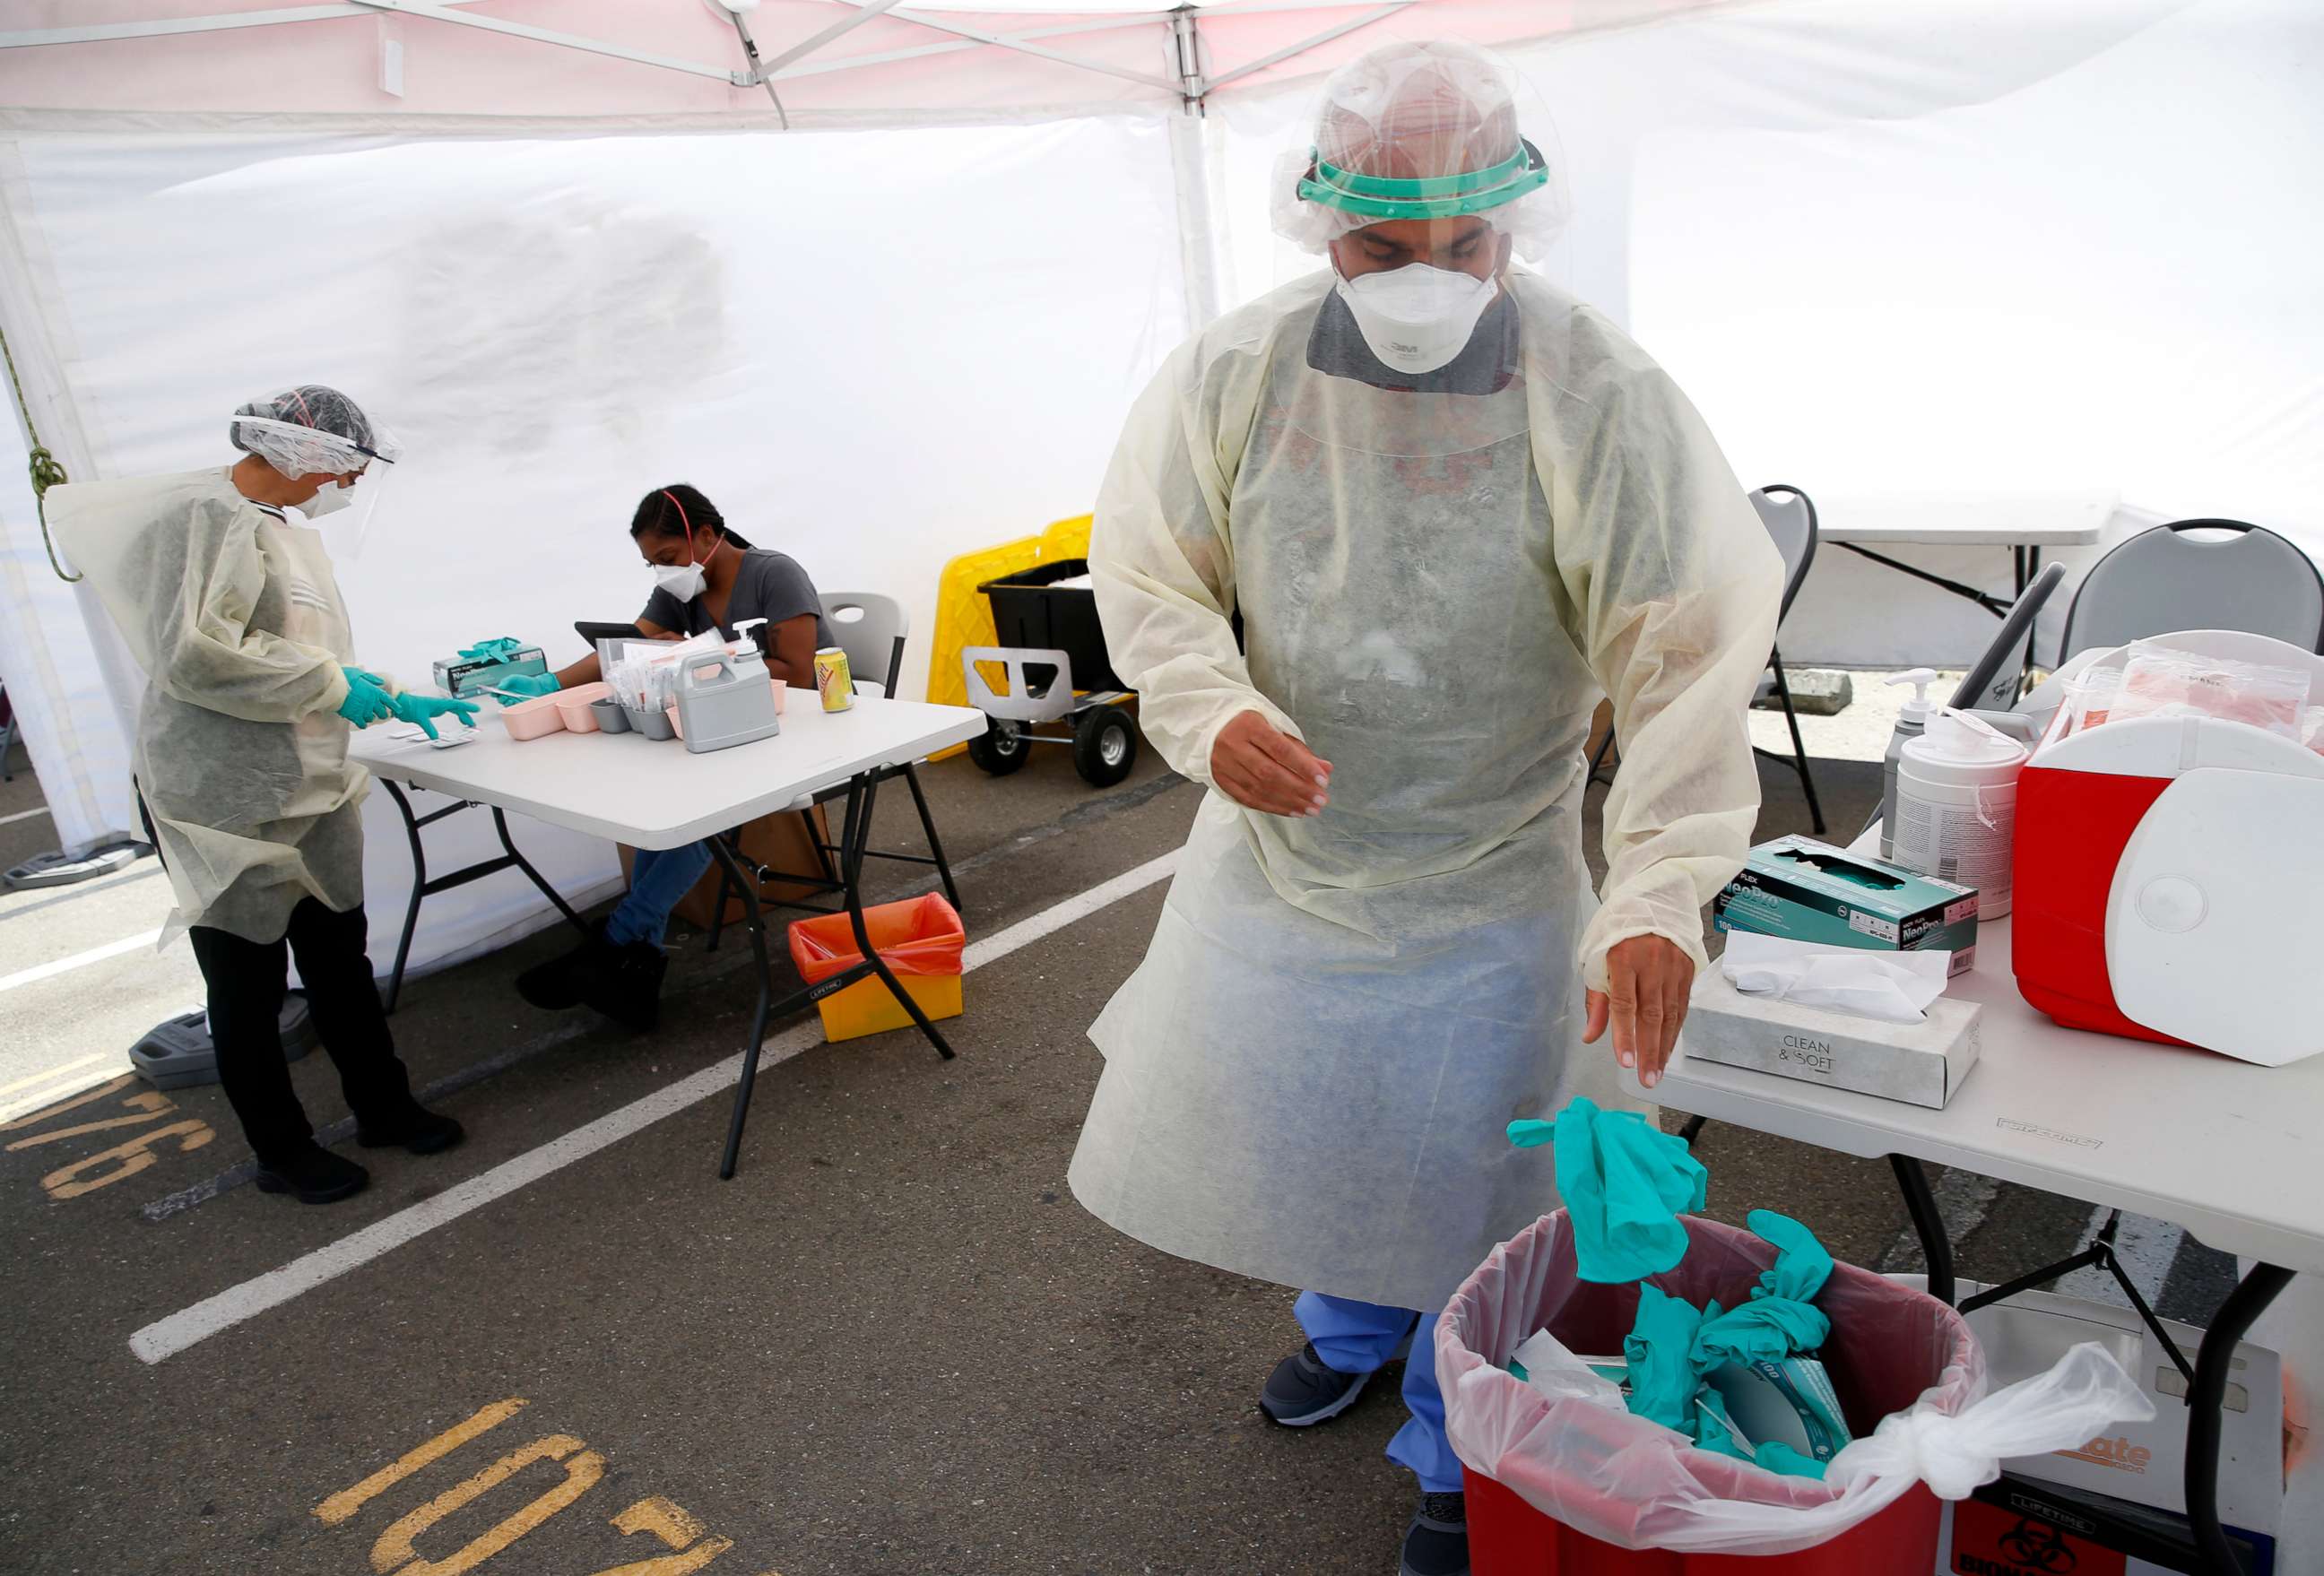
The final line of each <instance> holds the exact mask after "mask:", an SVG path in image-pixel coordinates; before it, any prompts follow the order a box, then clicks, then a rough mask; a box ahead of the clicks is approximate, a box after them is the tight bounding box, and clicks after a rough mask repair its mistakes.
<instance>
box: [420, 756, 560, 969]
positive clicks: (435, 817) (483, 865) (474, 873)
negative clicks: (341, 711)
mask: <svg viewBox="0 0 2324 1576" xmlns="http://www.w3.org/2000/svg"><path fill="white" fill-rule="evenodd" d="M379 780H380V781H381V783H382V784H383V786H384V787H385V788H386V789H387V792H388V797H391V798H392V799H393V800H394V801H395V807H396V808H397V809H398V810H399V811H401V813H402V816H403V835H404V839H405V841H407V842H409V843H410V844H411V899H410V901H409V902H407V903H406V904H405V905H404V906H403V932H402V934H401V935H399V936H397V937H396V942H395V967H394V968H393V969H392V970H390V971H389V972H388V976H387V991H386V994H385V995H383V997H381V999H380V1007H381V1009H382V1010H383V1011H387V1012H393V1011H394V1010H395V1003H396V999H397V998H398V997H400V996H401V995H402V994H403V971H404V967H405V965H406V964H408V963H410V961H411V937H412V935H413V933H414V932H416V931H417V930H418V929H419V926H420V899H422V898H431V897H433V896H435V895H436V894H437V893H438V892H445V891H449V890H451V889H453V888H454V887H464V886H466V885H467V884H468V883H469V882H470V881H473V880H481V879H483V878H484V877H485V876H489V875H496V874H498V873H499V872H500V871H504V870H521V871H523V872H524V874H525V879H526V880H530V881H531V882H532V884H533V885H534V886H536V887H539V889H540V890H541V892H542V893H543V894H544V895H545V896H546V897H547V898H548V899H549V901H550V902H552V903H554V904H556V905H557V911H558V913H560V914H562V915H564V916H565V922H566V923H567V924H568V925H570V926H573V928H574V929H576V930H577V931H579V932H580V933H581V934H582V935H588V934H589V926H588V923H587V921H586V920H584V919H583V918H582V917H581V916H579V915H578V914H576V913H575V912H574V911H573V905H572V904H570V903H568V902H567V901H566V900H565V895H564V894H563V893H562V892H559V891H558V889H556V888H555V887H552V886H550V885H549V881H548V880H547V878H545V877H544V876H542V875H541V873H540V872H539V871H537V870H535V869H533V868H532V862H531V861H530V860H528V859H527V858H525V856H524V855H523V854H521V853H518V852H517V849H516V843H514V842H513V841H512V839H511V838H510V836H509V829H508V816H507V813H506V812H505V811H503V810H502V809H501V808H500V807H499V806H493V830H494V831H495V832H497V833H499V834H500V839H501V854H500V857H499V858H498V859H485V860H479V861H477V862H475V864H471V865H463V866H462V867H461V868H460V869H458V870H456V871H453V872H452V873H451V874H450V875H447V876H438V877H437V878H436V879H435V880H429V877H428V851H427V849H426V848H425V846H423V845H422V843H420V828H421V827H422V826H432V825H435V824H436V823H437V822H438V821H441V820H442V819H444V817H445V816H457V815H458V814H459V813H460V812H461V811H463V810H466V809H470V808H473V807H474V806H473V805H472V803H471V802H470V801H467V800H465V799H463V800H456V801H454V802H453V803H451V804H448V805H446V806H444V807H443V808H442V809H440V810H430V811H429V812H428V813H427V814H426V815H424V816H415V815H413V814H412V812H411V801H410V799H408V798H406V797H403V785H402V784H401V783H398V782H393V781H391V780H389V779H386V778H382V779H379Z"/></svg>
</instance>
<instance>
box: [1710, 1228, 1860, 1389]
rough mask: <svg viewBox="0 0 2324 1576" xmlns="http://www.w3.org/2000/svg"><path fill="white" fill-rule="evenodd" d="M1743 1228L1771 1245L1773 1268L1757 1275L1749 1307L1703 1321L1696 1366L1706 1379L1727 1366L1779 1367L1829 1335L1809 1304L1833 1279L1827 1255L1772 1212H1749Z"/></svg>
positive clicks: (1806, 1233) (1827, 1322)
mask: <svg viewBox="0 0 2324 1576" xmlns="http://www.w3.org/2000/svg"><path fill="white" fill-rule="evenodd" d="M1744 1224H1746V1225H1748V1226H1749V1227H1750V1228H1751V1230H1752V1231H1753V1232H1754V1233H1755V1234H1756V1235H1757V1236H1758V1237H1759V1238H1760V1240H1763V1241H1766V1242H1772V1243H1773V1244H1775V1267H1774V1268H1772V1269H1768V1270H1765V1271H1763V1272H1762V1273H1761V1274H1760V1276H1759V1284H1758V1285H1757V1286H1753V1287H1752V1288H1751V1300H1750V1301H1749V1302H1748V1303H1744V1304H1741V1305H1739V1306H1738V1307H1733V1308H1729V1309H1728V1310H1727V1312H1725V1313H1720V1314H1718V1315H1717V1316H1715V1317H1711V1316H1706V1317H1705V1318H1704V1319H1703V1321H1702V1329H1701V1332H1700V1333H1698V1334H1697V1335H1696V1336H1695V1366H1696V1367H1697V1368H1698V1369H1701V1371H1702V1372H1704V1373H1706V1374H1707V1373H1709V1372H1711V1369H1715V1368H1717V1367H1719V1366H1720V1364H1721V1363H1725V1362H1750V1361H1753V1360H1754V1359H1760V1358H1765V1359H1768V1360H1769V1361H1780V1360H1781V1359H1784V1358H1787V1357H1789V1356H1791V1355H1792V1354H1793V1353H1794V1352H1801V1351H1813V1350H1816V1348H1818V1347H1820V1346H1821V1345H1822V1344H1823V1342H1824V1338H1825V1337H1826V1336H1828V1335H1830V1334H1831V1318H1830V1317H1829V1316H1828V1315H1827V1314H1826V1313H1824V1311H1823V1310H1822V1309H1821V1308H1819V1307H1817V1306H1816V1305H1815V1304H1813V1303H1812V1302H1811V1301H1810V1300H1809V1299H1810V1298H1812V1297H1813V1296H1814V1295H1816V1294H1817V1293H1818V1292H1820V1291H1821V1290H1823V1283H1824V1282H1825V1281H1826V1280H1828V1279H1830V1278H1831V1251H1830V1250H1829V1249H1826V1248H1825V1247H1824V1245H1823V1244H1822V1243H1821V1242H1819V1241H1817V1240H1816V1234H1815V1233H1814V1232H1813V1231H1811V1230H1808V1229H1807V1228H1806V1227H1805V1226H1803V1225H1801V1224H1800V1223H1799V1222H1798V1221H1795V1220H1794V1219H1792V1218H1791V1217H1790V1216H1789V1215H1779V1214H1777V1213H1776V1212H1775V1211H1773V1210H1753V1211H1752V1212H1750V1213H1749V1214H1748V1215H1747V1216H1745V1217H1744Z"/></svg>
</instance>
